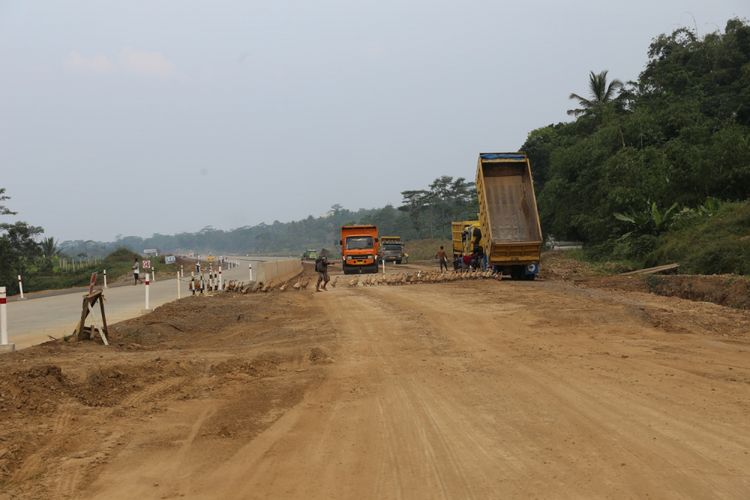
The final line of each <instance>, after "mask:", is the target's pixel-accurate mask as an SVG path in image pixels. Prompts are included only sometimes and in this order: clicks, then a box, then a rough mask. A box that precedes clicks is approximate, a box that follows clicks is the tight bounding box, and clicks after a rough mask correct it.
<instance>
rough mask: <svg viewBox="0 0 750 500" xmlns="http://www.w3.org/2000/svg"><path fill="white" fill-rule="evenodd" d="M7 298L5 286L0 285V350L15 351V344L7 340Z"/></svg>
mask: <svg viewBox="0 0 750 500" xmlns="http://www.w3.org/2000/svg"><path fill="white" fill-rule="evenodd" d="M7 302H8V298H7V295H6V292H5V287H4V286H0V351H15V350H16V345H15V344H11V343H9V342H8V304H7Z"/></svg>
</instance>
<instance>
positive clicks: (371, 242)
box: [339, 224, 379, 274]
mask: <svg viewBox="0 0 750 500" xmlns="http://www.w3.org/2000/svg"><path fill="white" fill-rule="evenodd" d="M339 244H340V245H341V262H342V265H341V267H342V268H343V270H344V274H361V273H377V272H378V250H379V248H378V247H379V241H378V228H377V227H376V226H371V225H365V224H358V225H353V226H342V227H341V240H340V241H339Z"/></svg>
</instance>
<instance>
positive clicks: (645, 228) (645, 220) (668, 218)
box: [613, 202, 677, 239]
mask: <svg viewBox="0 0 750 500" xmlns="http://www.w3.org/2000/svg"><path fill="white" fill-rule="evenodd" d="M676 214H677V203H674V204H672V206H670V207H669V208H667V209H666V210H660V209H659V207H658V205H657V204H656V202H650V203H647V205H646V208H645V209H643V210H640V211H637V212H631V213H630V214H624V213H622V212H615V213H614V214H613V215H614V218H615V219H617V220H619V221H620V222H626V223H628V224H630V226H631V227H632V228H631V230H630V231H628V232H627V233H625V234H623V235H622V236H621V237H620V239H625V238H628V237H630V236H632V235H642V234H651V235H654V236H656V235H659V234H661V233H663V232H664V231H666V230H668V229H669V227H670V226H671V225H672V223H673V222H674V218H675V215H676Z"/></svg>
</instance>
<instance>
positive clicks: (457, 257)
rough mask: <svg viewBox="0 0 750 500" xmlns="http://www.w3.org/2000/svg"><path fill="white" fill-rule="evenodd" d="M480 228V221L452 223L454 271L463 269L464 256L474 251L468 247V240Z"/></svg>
mask: <svg viewBox="0 0 750 500" xmlns="http://www.w3.org/2000/svg"><path fill="white" fill-rule="evenodd" d="M475 228H479V221H478V220H462V221H455V222H451V237H452V240H453V269H459V268H460V267H461V261H462V260H463V257H464V255H465V254H466V253H467V252H468V253H471V252H472V250H471V249H470V248H469V249H468V250H467V246H468V245H469V242H468V241H467V239H468V238H469V237H470V235H471V234H473V232H474V231H473V230H474V229H475Z"/></svg>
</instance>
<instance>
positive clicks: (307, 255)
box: [302, 249, 318, 261]
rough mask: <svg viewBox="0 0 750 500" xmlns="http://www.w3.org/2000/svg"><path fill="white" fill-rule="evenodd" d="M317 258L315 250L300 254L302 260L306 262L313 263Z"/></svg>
mask: <svg viewBox="0 0 750 500" xmlns="http://www.w3.org/2000/svg"><path fill="white" fill-rule="evenodd" d="M317 258H318V251H317V250H310V249H308V250H305V253H303V254H302V260H307V261H315V260H317Z"/></svg>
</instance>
